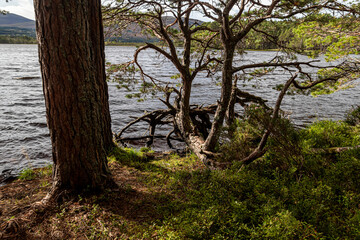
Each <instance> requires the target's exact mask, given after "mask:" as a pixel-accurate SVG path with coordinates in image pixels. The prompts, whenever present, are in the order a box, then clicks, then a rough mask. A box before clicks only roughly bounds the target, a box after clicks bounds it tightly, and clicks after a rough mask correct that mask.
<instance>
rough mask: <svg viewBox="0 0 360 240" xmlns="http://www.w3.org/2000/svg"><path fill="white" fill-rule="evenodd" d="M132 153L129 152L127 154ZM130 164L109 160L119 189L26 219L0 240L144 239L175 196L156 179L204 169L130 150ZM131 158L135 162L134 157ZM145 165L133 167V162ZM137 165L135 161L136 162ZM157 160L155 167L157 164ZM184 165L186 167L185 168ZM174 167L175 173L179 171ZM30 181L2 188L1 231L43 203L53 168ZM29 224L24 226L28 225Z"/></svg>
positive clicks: (196, 164) (34, 174) (40, 171)
mask: <svg viewBox="0 0 360 240" xmlns="http://www.w3.org/2000/svg"><path fill="white" fill-rule="evenodd" d="M128 153H129V154H128ZM128 153H127V154H128V155H127V156H126V157H128V158H130V159H127V160H130V161H126V160H125V162H122V163H120V162H118V161H115V160H114V159H113V160H110V163H109V167H110V169H111V172H112V174H113V178H114V180H115V182H116V183H117V184H118V185H119V189H116V190H111V191H105V192H103V193H101V194H98V195H94V194H86V193H85V194H84V195H82V196H78V197H77V198H76V199H73V200H70V201H68V202H65V203H64V204H62V205H61V206H58V207H56V208H53V209H51V210H50V211H47V212H46V213H44V214H37V215H36V218H34V217H31V218H30V219H26V221H27V222H28V223H29V224H27V225H26V226H25V228H24V227H23V226H17V224H15V225H14V226H13V227H15V228H19V229H15V230H14V231H15V233H16V234H6V232H5V231H3V232H0V239H75V238H76V239H142V238H147V239H149V238H153V237H156V234H155V235H153V236H146V234H145V236H143V235H142V234H143V233H144V232H145V230H147V229H146V228H148V227H149V226H151V223H153V222H156V221H161V220H162V218H163V217H162V215H161V212H159V211H158V209H160V208H161V207H162V206H161V205H162V203H163V202H169V201H172V200H171V199H174V198H177V197H179V196H174V195H173V194H171V193H170V192H168V191H167V190H166V188H164V186H163V184H165V182H162V181H161V177H160V178H159V182H158V183H155V184H154V182H153V181H154V177H156V176H157V175H161V173H164V174H165V173H166V172H171V171H175V170H181V169H187V170H199V169H204V167H203V166H202V164H200V163H199V162H197V161H194V158H193V157H190V158H182V157H179V156H177V155H166V154H165V155H163V154H160V156H156V157H155V159H153V156H152V157H150V158H152V161H153V163H154V162H155V164H153V163H149V162H147V161H148V159H147V157H139V156H138V153H135V152H134V151H133V150H130V152H128ZM131 158H132V159H131ZM136 158H137V160H139V161H141V163H140V162H139V164H136V163H135V165H134V162H131V161H133V160H135V159H136ZM135 162H136V160H135ZM156 162H157V163H156ZM184 164H186V166H185V165H184ZM175 168H176V169H175ZM28 175H29V176H27V177H26V176H25V178H30V180H26V179H23V180H22V179H18V180H15V181H13V182H11V183H9V184H7V185H5V186H2V187H0V223H1V228H0V229H1V230H4V229H5V228H6V225H7V223H8V222H10V221H11V220H12V219H15V218H20V219H21V218H22V219H24V218H26V215H27V211H28V209H30V206H32V205H33V204H35V203H37V202H39V201H41V199H43V198H44V197H45V196H46V194H47V192H48V191H49V189H50V187H51V183H52V180H51V169H49V167H48V168H42V169H35V170H33V171H31V173H28ZM26 221H25V222H26Z"/></svg>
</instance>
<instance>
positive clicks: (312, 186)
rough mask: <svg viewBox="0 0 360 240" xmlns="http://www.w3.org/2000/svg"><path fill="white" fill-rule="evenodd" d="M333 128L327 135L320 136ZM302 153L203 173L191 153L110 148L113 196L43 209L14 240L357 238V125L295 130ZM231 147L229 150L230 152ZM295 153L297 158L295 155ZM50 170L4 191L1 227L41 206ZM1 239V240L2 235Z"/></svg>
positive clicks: (276, 153)
mask: <svg viewBox="0 0 360 240" xmlns="http://www.w3.org/2000/svg"><path fill="white" fill-rule="evenodd" d="M329 131H331V132H332V134H325V132H329ZM295 135H296V136H293V138H294V139H297V144H298V146H299V149H300V150H299V151H300V152H301V153H298V152H297V151H293V153H292V152H291V151H290V153H289V152H288V153H286V154H284V152H285V150H286V149H284V148H279V147H276V146H275V145H272V144H275V142H276V141H275V140H273V141H271V142H270V143H269V144H270V145H269V146H273V148H272V149H274V150H270V151H269V152H268V153H267V154H266V155H265V156H264V157H262V158H261V159H259V160H257V161H255V162H253V163H252V164H250V165H247V166H240V165H239V164H234V165H233V166H232V168H230V169H227V170H217V171H208V170H207V169H205V168H204V167H203V165H202V164H201V163H200V162H199V161H198V160H197V159H196V157H194V156H193V155H191V154H187V155H186V156H181V157H180V156H178V155H176V154H172V155H166V156H161V157H158V156H156V154H154V153H151V152H150V153H147V154H144V153H142V152H138V151H135V150H132V149H125V150H124V149H120V148H116V149H114V150H113V152H112V153H111V155H110V156H109V165H110V168H111V171H112V173H113V177H114V179H115V181H116V182H117V183H118V185H119V186H120V187H119V189H117V190H108V191H105V192H103V193H101V194H97V195H94V194H88V195H87V194H83V195H81V196H78V197H77V198H75V199H73V200H71V201H68V202H65V203H64V204H63V205H61V206H58V207H56V208H54V209H52V210H51V211H47V212H45V213H44V214H43V215H42V216H41V218H40V219H37V220H36V222H29V227H28V228H25V231H24V232H22V233H21V235H20V236H17V237H18V239H75V238H76V239H360V204H359V202H360V177H359V172H360V150H359V148H354V149H352V150H348V151H344V152H340V153H318V152H313V151H310V150H311V149H312V148H316V147H318V144H320V143H321V144H322V145H323V144H325V143H326V144H325V145H326V146H327V147H334V144H341V143H343V141H340V140H341V139H344V141H345V139H347V141H349V142H348V143H346V145H347V146H348V144H350V145H353V146H356V145H358V144H359V143H358V141H359V138H358V136H357V135H358V127H349V126H344V125H343V124H342V123H334V122H327V123H326V122H323V123H316V124H314V125H313V126H311V127H309V128H307V129H305V130H302V131H299V132H298V133H297V134H295ZM229 150H231V148H230V147H229ZM299 154H300V155H299ZM49 172H50V171H49V168H47V169H43V170H36V171H35V172H34V173H33V174H29V172H27V173H26V175H27V176H28V175H30V176H32V178H33V179H32V180H17V181H14V182H13V183H10V184H8V185H6V186H3V187H1V188H0V209H1V212H0V223H1V226H2V229H3V227H4V226H5V225H6V223H7V222H8V221H9V220H11V219H12V218H14V217H18V216H20V215H21V214H22V213H23V212H25V211H26V210H27V209H28V208H29V206H30V205H31V204H32V203H34V202H37V201H39V200H41V199H42V198H43V197H44V196H45V195H46V193H47V191H48V190H49V188H50V185H51V179H50V174H49ZM1 236H2V237H3V238H5V237H6V235H0V238H1Z"/></svg>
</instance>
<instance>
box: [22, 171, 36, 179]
mask: <svg viewBox="0 0 360 240" xmlns="http://www.w3.org/2000/svg"><path fill="white" fill-rule="evenodd" d="M35 178H36V173H35V171H34V169H31V168H25V169H24V170H22V171H21V172H20V176H19V179H21V180H33V179H35Z"/></svg>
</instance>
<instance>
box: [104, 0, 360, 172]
mask: <svg viewBox="0 0 360 240" xmlns="http://www.w3.org/2000/svg"><path fill="white" fill-rule="evenodd" d="M329 11H331V12H332V13H335V14H334V15H335V16H347V17H348V18H349V19H355V20H354V21H357V20H356V19H357V17H358V15H359V11H358V4H356V1H347V2H345V1H323V0H306V1H282V0H272V1H251V0H250V1H237V0H229V1H198V0H186V1H167V0H152V1H147V0H144V1H132V0H127V1H116V3H114V4H110V5H109V6H108V7H107V8H106V9H105V16H106V17H105V19H106V22H107V24H108V26H109V28H108V29H111V27H113V28H114V29H113V30H114V31H116V28H117V27H118V26H119V23H123V25H124V22H125V21H126V22H127V23H128V26H129V28H130V29H132V30H134V29H136V27H135V26H141V27H142V29H143V32H145V33H148V34H149V36H150V38H152V39H157V40H158V43H157V44H153V43H151V42H150V41H149V42H148V43H146V44H145V45H144V46H142V47H140V48H138V49H137V50H136V52H135V55H134V60H133V61H132V62H130V63H128V64H124V65H120V66H111V67H110V68H109V69H110V71H111V72H113V73H114V79H115V80H118V81H119V82H120V86H125V87H127V88H129V86H131V84H133V83H134V82H131V81H127V79H124V78H123V71H129V70H131V71H133V70H134V68H135V67H136V68H138V69H139V71H140V73H141V80H142V82H141V84H138V83H139V82H136V80H137V79H136V78H135V85H133V86H140V91H141V93H145V94H146V93H151V92H152V90H160V91H162V92H164V96H165V97H164V98H163V99H161V101H162V102H163V103H164V104H165V105H166V106H167V109H166V110H165V109H163V110H157V111H154V112H151V113H146V114H145V115H144V116H142V117H140V118H138V119H136V120H134V121H133V122H131V123H129V125H127V126H126V127H125V128H124V129H123V130H122V131H121V132H120V133H119V134H118V135H117V139H118V140H119V141H125V140H126V139H127V138H124V137H122V134H123V132H124V131H125V130H126V129H127V128H128V127H130V126H131V125H133V124H135V123H137V122H139V121H146V122H147V123H149V125H150V131H149V133H150V134H149V135H148V136H146V137H147V138H148V144H151V143H152V142H153V139H154V137H155V134H154V133H155V128H156V125H161V124H164V123H172V125H173V130H172V131H171V132H170V133H169V134H168V136H167V140H168V143H170V140H171V135H174V134H176V135H177V137H178V138H180V139H182V140H183V141H184V142H185V143H186V144H187V146H188V147H189V148H190V149H191V150H192V152H194V153H195V154H196V155H197V156H198V157H199V158H200V159H201V160H202V161H203V162H204V163H205V164H206V165H207V166H209V167H211V168H212V167H218V166H220V165H222V166H223V165H224V164H219V163H218V162H216V161H214V159H216V157H217V156H218V154H221V152H219V151H218V149H219V146H220V145H221V144H220V140H221V134H222V130H223V129H224V128H223V127H224V126H225V125H224V124H225V123H227V124H228V125H229V126H230V125H231V124H232V122H233V120H234V118H235V117H236V115H237V113H235V109H236V108H235V105H236V104H239V105H241V106H242V107H245V108H247V107H248V106H249V103H256V104H260V105H264V104H265V101H264V99H265V98H266V97H267V96H266V95H265V96H254V95H252V94H250V93H249V92H246V91H244V89H241V88H240V87H239V86H238V82H240V81H241V82H253V81H254V80H259V81H260V80H264V79H266V76H267V75H268V74H269V73H272V72H273V71H275V70H277V71H278V70H281V71H282V72H283V75H284V76H285V79H278V82H277V85H278V88H279V90H280V92H279V94H278V98H277V100H276V103H275V105H274V106H272V107H270V108H271V109H272V110H269V111H267V113H268V115H269V121H268V122H267V123H266V125H265V126H264V131H263V134H262V136H261V137H260V141H259V142H258V145H257V146H256V147H254V148H253V149H252V151H251V152H250V153H248V154H247V156H243V157H242V158H241V159H238V161H241V162H243V163H250V162H252V161H254V160H255V159H257V158H259V157H261V156H262V155H263V154H264V153H265V152H266V144H267V141H268V139H269V136H270V135H271V133H272V129H273V127H274V124H275V122H276V120H277V119H278V118H279V110H280V106H281V103H282V99H283V97H284V95H285V94H286V93H287V92H288V91H289V90H292V91H293V92H295V91H302V92H306V91H307V90H309V89H313V88H314V87H315V88H331V87H332V86H339V85H343V84H346V83H347V82H349V81H351V80H354V79H356V78H358V76H359V75H358V73H359V63H358V61H352V60H350V59H348V58H343V59H342V60H341V61H339V62H340V63H339V64H337V65H335V64H333V65H331V64H329V65H327V66H321V67H320V66H319V65H318V64H317V60H305V61H300V60H298V59H297V55H296V53H306V52H302V50H307V52H309V51H310V52H311V50H312V49H311V46H310V47H309V48H308V49H304V48H305V47H306V46H305V45H304V44H300V45H299V44H298V45H299V46H300V49H298V48H297V47H296V46H294V44H293V43H292V42H291V41H290V38H293V37H295V36H294V34H292V33H291V34H290V35H291V36H289V39H283V38H281V37H280V36H279V35H278V33H279V31H278V30H279V29H278V28H279V27H281V26H282V29H280V32H281V30H282V31H283V32H285V30H287V29H288V28H289V27H294V29H295V28H296V24H298V23H301V22H305V23H306V22H309V21H310V20H311V19H316V18H317V17H319V15H321V14H326V13H328V12H329ZM193 13H197V14H202V15H203V16H205V17H206V18H207V19H209V22H205V23H200V22H199V21H196V20H194V19H191V16H195V14H194V15H192V14H193ZM125 26H126V25H125ZM284 26H285V27H284ZM318 28H321V26H318ZM120 30H121V29H120ZM114 31H112V32H111V33H112V34H113V32H114ZM317 38H321V37H317ZM355 38H356V39H359V38H358V36H357V37H356V36H355ZM338 39H339V38H332V39H331V40H329V38H326V41H327V42H325V43H324V44H323V45H324V47H325V48H327V47H329V46H331V45H332V44H333V43H334V44H335V45H336V44H337V42H338ZM259 40H264V42H267V43H268V44H269V46H272V47H274V48H278V49H280V51H282V53H280V54H277V55H275V56H274V58H273V59H271V60H269V61H267V62H262V61H258V62H256V61H252V62H248V63H244V62H241V61H238V60H236V57H237V56H240V55H241V54H243V53H244V51H245V49H246V47H247V46H249V45H251V44H252V45H254V43H256V42H258V41H259ZM300 41H301V40H300ZM307 42H309V41H307ZM352 42H354V41H353V40H352ZM355 42H356V41H355ZM357 42H359V41H357ZM344 44H347V43H346V41H345V43H344ZM179 45H180V46H181V47H179ZM295 45H296V44H295ZM344 46H345V47H346V45H344ZM312 47H313V48H317V47H319V46H317V45H314V46H312ZM349 47H350V46H349ZM146 50H152V51H155V52H157V53H158V54H159V55H161V56H163V58H164V59H165V61H168V62H170V63H171V64H172V65H173V66H174V67H175V69H176V71H177V73H176V74H175V75H174V78H177V79H178V81H174V80H172V79H169V81H164V80H163V79H161V80H159V79H156V77H155V76H153V75H150V74H149V73H148V72H146V69H145V68H143V67H142V63H141V62H140V61H138V58H139V55H140V54H141V53H142V52H143V51H146ZM130 64H134V65H135V67H129V66H130ZM314 71H315V72H316V73H315V74H314ZM116 72H120V73H121V74H120V77H117V75H116ZM201 72H205V73H207V74H208V76H217V77H219V85H220V86H221V88H220V98H219V99H218V101H217V103H215V104H213V105H209V106H203V105H197V106H195V105H191V104H190V103H191V92H192V86H193V82H194V81H196V79H197V78H198V77H199V74H200V73H201ZM135 76H136V75H135ZM136 84H138V85H136ZM169 145H171V144H169ZM229 164H230V163H229ZM225 165H227V163H226V164H225Z"/></svg>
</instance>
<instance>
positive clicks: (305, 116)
mask: <svg viewBox="0 0 360 240" xmlns="http://www.w3.org/2000/svg"><path fill="white" fill-rule="evenodd" d="M134 51H135V47H123V46H108V47H106V51H105V54H106V60H107V61H109V62H111V63H122V62H126V61H127V60H130V59H131V58H132V56H133V54H134ZM274 54H275V53H274V52H267V51H250V52H248V53H247V54H245V55H244V56H243V57H242V58H239V59H238V60H237V61H238V64H242V63H248V62H264V61H267V60H270V59H272V58H273V57H274ZM139 61H140V62H141V63H142V64H143V67H144V69H145V70H146V71H147V72H148V73H149V74H150V75H151V74H152V75H154V76H156V77H157V78H158V79H162V80H167V79H169V78H170V77H171V76H172V75H173V74H174V72H175V69H174V67H173V66H172V65H171V64H169V63H167V62H164V61H163V60H162V59H160V58H159V56H158V55H157V54H155V53H154V52H151V51H149V52H145V53H144V54H141V56H140V59H139ZM0 66H1V67H0V175H1V174H5V173H10V172H11V174H18V173H19V172H20V171H21V170H22V169H24V168H35V167H42V166H46V165H48V164H49V163H51V144H50V137H49V131H48V129H47V126H46V117H45V104H44V98H43V93H42V81H41V74H40V66H39V63H38V52H37V46H36V45H10V44H0ZM285 80H286V76H285V75H284V73H283V72H281V71H280V70H278V71H275V72H274V73H273V74H271V75H269V76H267V77H266V79H263V80H262V81H258V82H254V84H255V85H256V86H257V87H255V88H253V86H251V85H250V86H247V87H245V90H248V91H250V92H252V93H255V94H258V95H261V96H265V99H267V100H269V104H270V106H271V105H272V104H273V103H274V101H275V100H276V97H277V95H278V92H277V91H275V90H274V89H273V87H274V86H275V85H276V84H279V83H281V82H284V81H285ZM355 83H359V81H357V82H355ZM108 84H109V98H110V99H109V103H110V111H111V118H112V129H113V132H115V133H116V132H118V131H119V130H120V129H121V127H123V126H125V125H126V124H127V123H128V122H129V121H131V120H133V119H134V118H133V117H138V116H140V115H141V114H142V113H144V111H151V110H155V109H158V108H165V106H164V105H163V104H162V103H161V102H160V101H159V100H157V99H156V98H154V99H149V100H147V101H144V102H139V101H138V100H137V99H136V98H133V99H129V98H126V96H125V95H127V94H128V93H129V92H127V90H126V89H118V88H117V83H115V82H111V81H110V82H109V83H108ZM218 98H219V86H218V85H216V84H215V83H214V80H213V79H209V78H206V76H205V75H203V74H201V75H199V77H198V78H196V79H195V80H194V85H193V92H192V99H193V100H192V101H193V103H196V104H211V103H214V102H215V101H216V99H218ZM359 104H360V86H359V85H355V87H353V88H350V89H346V90H343V91H340V92H336V93H334V94H331V95H324V96H319V97H317V98H313V97H311V96H303V95H295V96H286V97H285V99H284V101H283V105H282V109H283V110H285V111H286V112H287V113H289V114H290V118H291V119H292V120H293V121H294V122H295V123H296V124H297V125H299V126H304V125H306V124H308V123H311V122H313V121H316V120H322V119H333V120H340V119H342V118H343V116H344V114H345V113H346V111H348V110H349V109H351V107H352V106H356V105H359ZM159 130H160V131H165V130H166V129H164V128H163V129H161V128H160V129H159ZM139 131H142V132H141V133H143V132H145V131H146V126H145V125H138V126H137V127H136V128H133V129H131V130H130V131H128V134H130V135H132V134H136V133H137V132H139ZM155 148H157V149H162V148H164V144H163V143H158V144H155Z"/></svg>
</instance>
